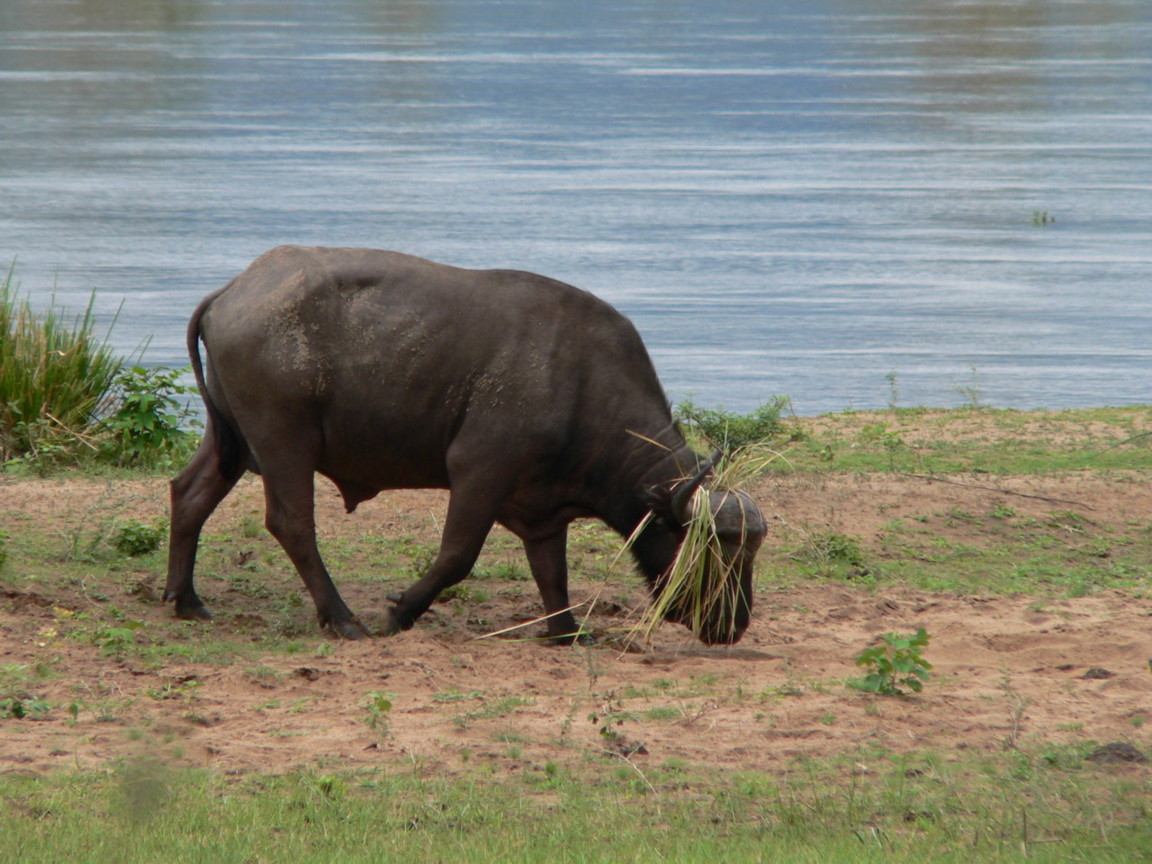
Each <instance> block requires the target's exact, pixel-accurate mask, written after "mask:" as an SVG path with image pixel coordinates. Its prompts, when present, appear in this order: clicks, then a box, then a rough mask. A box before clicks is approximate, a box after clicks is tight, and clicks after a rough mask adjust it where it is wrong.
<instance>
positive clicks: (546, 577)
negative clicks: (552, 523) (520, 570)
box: [521, 526, 592, 645]
mask: <svg viewBox="0 0 1152 864" xmlns="http://www.w3.org/2000/svg"><path fill="white" fill-rule="evenodd" d="M521 539H523V540H524V552H525V554H526V555H527V556H528V566H529V567H530V568H531V570H532V578H533V579H535V580H536V587H537V588H538V589H539V590H540V599H541V600H543V601H544V612H545V613H546V614H547V615H548V638H549V639H551V640H552V641H553V642H555V643H556V644H557V645H571V644H572V643H573V642H580V643H582V644H584V643H590V642H591V641H592V637H591V636H590V635H589V634H587V633H584V632H583V631H581V629H580V626H579V625H578V624H577V623H576V618H575V617H574V616H573V615H572V609H571V605H572V604H571V603H570V602H569V600H568V526H564V527H563V528H562V529H561V530H560V531H559V532H558V533H556V534H551V535H549V536H547V537H542V538H532V539H525V538H521Z"/></svg>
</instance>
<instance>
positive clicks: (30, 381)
mask: <svg viewBox="0 0 1152 864" xmlns="http://www.w3.org/2000/svg"><path fill="white" fill-rule="evenodd" d="M13 274H14V268H9V270H8V273H7V275H6V276H5V277H4V279H3V281H0V467H8V466H12V465H18V464H24V465H27V466H30V467H31V468H33V470H35V471H37V472H39V473H45V472H47V471H49V470H51V469H53V468H56V467H61V466H66V465H77V464H82V463H84V462H89V461H93V460H98V461H104V462H109V463H113V464H116V465H121V466H128V465H131V466H134V467H166V466H167V465H168V464H169V463H175V462H178V461H182V459H183V458H184V457H186V456H187V455H188V453H189V452H190V450H191V449H192V448H193V447H194V446H195V444H196V438H197V436H196V435H195V433H194V432H192V431H189V430H188V429H186V428H183V424H184V421H185V420H186V417H185V412H184V410H183V408H182V406H181V404H180V401H179V399H178V397H179V396H180V395H182V394H184V393H186V392H188V391H189V390H190V389H191V388H188V387H185V386H183V385H181V384H180V383H179V380H178V379H179V377H180V375H181V374H182V370H176V369H167V368H164V367H158V368H153V369H145V368H144V367H142V366H138V365H134V364H133V363H132V361H133V360H134V359H135V357H128V358H125V357H121V356H118V355H117V354H115V353H114V352H113V351H112V349H111V347H110V346H109V344H108V334H107V333H106V334H105V335H104V337H103V338H100V337H98V336H97V335H96V333H95V326H96V321H95V313H94V302H95V298H96V295H95V293H93V294H92V295H91V297H90V298H89V300H88V305H87V306H86V307H85V309H84V312H83V313H81V314H80V315H78V316H76V317H74V318H69V316H68V315H67V313H66V311H65V310H63V309H61V308H59V307H57V306H56V305H55V303H54V302H53V303H51V304H49V306H48V308H47V309H45V310H44V311H43V312H40V313H37V312H36V311H34V310H33V308H32V306H31V304H30V302H29V301H28V299H27V298H26V297H19V296H17V293H16V286H15V283H14V281H13ZM113 323H114V322H113ZM110 329H111V328H109V330H110Z"/></svg>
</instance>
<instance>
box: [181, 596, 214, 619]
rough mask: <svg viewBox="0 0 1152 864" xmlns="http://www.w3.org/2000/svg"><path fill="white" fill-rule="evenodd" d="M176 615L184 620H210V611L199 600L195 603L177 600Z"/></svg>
mask: <svg viewBox="0 0 1152 864" xmlns="http://www.w3.org/2000/svg"><path fill="white" fill-rule="evenodd" d="M176 617H177V618H181V619H183V620H185V621H211V620H212V613H211V612H209V611H208V607H207V606H205V605H204V604H203V603H201V602H200V601H199V600H197V601H196V602H195V603H181V602H180V601H179V600H177V601H176Z"/></svg>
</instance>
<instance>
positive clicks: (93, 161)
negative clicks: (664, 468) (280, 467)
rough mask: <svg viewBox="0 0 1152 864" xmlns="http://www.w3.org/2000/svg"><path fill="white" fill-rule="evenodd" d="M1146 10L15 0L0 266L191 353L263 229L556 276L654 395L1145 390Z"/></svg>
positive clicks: (1013, 396) (3, 147) (872, 398)
mask: <svg viewBox="0 0 1152 864" xmlns="http://www.w3.org/2000/svg"><path fill="white" fill-rule="evenodd" d="M1150 229H1152V4H1149V3H1147V2H1145V0H1089V2H1079V0H1064V2H1051V3H1047V2H1046V3H1039V2H1035V3H1021V2H1017V0H1000V2H997V0H989V2H979V0H970V2H955V3H940V4H925V3H922V2H911V0H874V2H871V3H866V4H865V3H859V2H849V0H841V2H831V0H829V2H819V0H813V2H808V3H804V4H794V3H785V2H751V0H745V2H723V0H695V2H693V0H683V2H679V0H649V2H627V0H620V2H611V3H601V2H596V0H592V2H585V3H580V4H566V3H553V2H542V0H541V2H531V0H506V2H500V0H476V2H472V0H427V2H415V0H409V2H383V0H372V2H370V0H330V2H326V3H322V4H321V3H291V2H288V3H285V2H275V3H273V2H263V0H227V2H225V0H202V2H201V0H184V2H179V3H173V2H171V0H118V2H116V3H109V2H97V0H4V3H3V5H2V6H0V261H3V262H5V263H7V262H10V261H11V260H12V259H13V258H16V259H17V276H18V278H19V281H20V283H21V285H22V287H23V289H24V290H26V291H28V292H29V293H31V294H32V295H33V297H34V298H35V299H36V300H37V301H40V302H45V301H46V300H47V298H48V297H49V295H50V294H51V293H52V291H53V290H55V293H56V295H57V298H58V299H59V300H63V301H65V302H67V303H68V304H69V305H71V306H73V307H78V306H82V305H83V304H84V303H85V302H86V300H87V297H88V294H89V292H90V291H91V290H92V289H93V288H96V289H98V295H97V296H98V306H99V309H100V310H101V312H102V313H103V314H104V315H105V316H108V315H110V314H111V313H112V312H114V311H115V309H116V307H117V305H119V304H120V303H121V302H122V303H123V308H122V311H121V314H120V319H119V321H118V323H117V324H116V327H115V329H114V330H113V334H114V341H115V342H116V344H117V346H118V347H120V348H122V349H123V350H129V349H131V348H133V347H135V346H136V345H137V344H139V343H140V342H141V340H143V339H145V338H147V337H151V343H150V346H149V348H148V350H147V353H146V358H147V360H149V361H151V362H157V363H165V364H169V365H183V364H184V363H185V362H186V358H185V355H184V348H183V338H184V337H183V331H184V323H185V321H186V319H187V316H188V313H189V312H190V311H191V309H192V307H193V306H194V305H195V303H196V301H197V300H198V298H199V297H200V296H202V295H203V294H205V293H207V292H208V291H210V290H212V289H214V288H215V287H217V286H219V285H220V284H222V283H223V282H224V281H226V280H227V279H228V278H230V277H231V276H232V275H234V274H235V273H236V272H238V271H239V270H241V269H243V267H244V266H245V265H246V264H247V263H248V262H249V261H250V260H251V259H252V258H254V257H255V256H256V255H258V254H259V253H261V252H263V251H264V250H265V249H267V248H269V247H271V246H273V245H276V244H279V243H287V242H292V243H308V244H313V243H315V244H336V245H365V246H377V247H383V248H391V249H398V250H401V251H405V252H411V253H415V254H419V255H424V256H426V257H430V258H435V259H438V260H442V261H446V262H448V263H453V264H458V265H462V266H476V267H488V266H511V267H519V268H523V269H528V270H535V271H537V272H541V273H546V274H548V275H550V276H555V277H557V278H560V279H564V280H566V281H569V282H572V283H575V284H577V285H580V286H581V287H584V288H587V289H589V290H591V291H594V292H595V293H597V294H600V295H601V296H603V297H605V298H606V299H608V300H610V301H611V302H613V303H615V304H616V305H617V306H618V307H619V308H620V309H621V310H623V311H624V312H625V313H627V314H628V315H629V316H630V317H631V318H632V319H633V320H634V321H635V322H636V324H637V326H638V327H639V328H640V330H641V332H642V333H643V335H644V337H645V339H646V341H647V342H648V344H649V347H650V349H651V351H652V354H653V356H654V358H655V360H656V363H657V366H658V368H659V370H660V373H661V377H662V378H663V380H664V382H665V385H666V387H667V389H668V392H669V395H670V396H671V397H672V398H673V399H674V400H679V399H681V398H683V397H685V396H687V395H691V396H692V397H694V398H695V399H696V401H698V402H700V403H702V404H708V405H715V404H722V405H724V406H726V407H728V408H731V409H737V410H748V409H751V408H753V407H755V406H756V405H757V404H759V403H760V402H762V401H764V400H766V399H768V398H769V397H770V396H772V395H773V394H784V395H787V396H790V397H791V398H792V400H793V403H794V405H795V408H796V410H797V411H798V412H800V413H812V412H816V411H826V410H838V409H843V408H846V407H853V408H869V407H883V406H885V405H888V404H890V403H892V402H896V403H897V404H900V405H913V404H933V405H954V404H962V403H965V402H970V401H973V400H978V401H980V402H981V403H984V404H991V405H1000V406H1015V407H1031V406H1045V407H1063V406H1077V405H1092V404H1124V403H1131V402H1152V393H1150V389H1149V388H1150V373H1152V278H1150V277H1152V230H1150Z"/></svg>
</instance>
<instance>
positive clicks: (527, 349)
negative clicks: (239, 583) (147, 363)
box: [164, 246, 765, 644]
mask: <svg viewBox="0 0 1152 864" xmlns="http://www.w3.org/2000/svg"><path fill="white" fill-rule="evenodd" d="M201 341H203V343H204V351H205V354H206V358H207V360H206V362H203V363H202V361H201V358H200V347H199V343H200V342H201ZM188 351H189V355H190V357H191V359H192V366H193V370H194V372H195V375H196V382H197V384H198V385H199V388H200V393H201V395H202V397H203V399H204V404H205V407H206V409H207V422H206V429H205V435H204V440H203V443H202V444H201V445H200V449H199V450H198V451H197V452H196V454H195V456H194V457H193V458H192V461H191V462H190V463H189V464H188V466H187V467H186V468H185V469H184V471H183V472H181V473H180V475H179V476H178V477H176V478H175V479H174V480H173V481H172V489H171V496H172V526H171V544H170V550H169V560H168V583H167V588H166V590H165V594H164V598H165V600H174V601H175V605H176V614H177V615H179V616H180V617H183V618H209V617H210V616H209V614H208V611H207V609H205V607H204V604H203V603H202V602H201V600H200V598H199V597H198V596H197V594H196V591H195V588H194V587H193V584H192V579H193V576H192V574H193V568H194V564H195V559H196V547H197V544H198V542H199V537H200V530H201V528H202V527H203V525H204V522H205V520H206V519H207V518H208V517H209V515H211V513H212V511H213V510H214V509H215V508H216V506H217V505H218V504H219V503H220V501H221V500H222V499H223V498H224V496H225V495H227V494H228V491H229V490H230V489H231V488H232V487H233V486H234V485H235V483H236V482H237V480H239V479H240V477H241V475H243V473H244V471H245V470H251V471H255V472H256V473H258V474H260V475H261V476H262V478H263V482H264V496H265V506H266V511H265V524H266V525H267V527H268V530H269V531H270V532H271V533H272V534H273V536H275V537H276V539H277V540H278V541H279V542H280V544H281V545H282V546H283V547H284V550H285V551H286V552H287V553H288V556H289V557H290V558H291V559H292V563H293V564H294V565H295V567H296V569H297V571H299V573H300V576H301V578H302V579H303V580H304V584H305V585H306V586H307V587H308V591H309V592H310V593H311V595H312V599H313V601H314V602H315V604H316V609H317V612H318V614H319V618H320V623H321V625H323V626H326V627H329V628H331V629H332V630H333V631H335V632H336V633H337V634H339V635H340V636H343V637H347V638H357V637H359V636H360V635H363V634H364V633H366V632H367V631H366V630H365V628H364V627H363V625H361V623H360V622H359V621H358V620H357V618H356V617H355V616H354V615H353V614H352V611H351V610H350V609H349V608H348V606H346V605H345V603H344V601H343V599H342V598H341V597H340V594H339V593H338V592H337V590H336V587H335V586H334V585H333V584H332V580H331V578H330V577H329V575H328V572H327V570H326V569H325V567H324V563H323V561H321V558H320V553H319V551H318V549H317V546H316V531H315V523H314V518H313V506H314V505H313V494H314V492H313V472H319V473H321V474H323V475H324V476H326V477H328V478H329V479H330V480H331V481H332V482H333V483H334V484H335V485H336V487H337V488H338V489H339V490H340V494H341V495H342V496H343V498H344V504H345V506H346V507H347V509H348V511H349V512H351V511H352V510H354V509H355V508H356V506H357V505H358V504H359V503H360V502H361V501H366V500H368V499H370V498H372V497H373V496H375V495H376V494H377V493H378V492H380V491H381V490H383V489H399V488H443V489H448V490H450V498H449V503H448V512H447V516H446V518H445V521H444V530H443V537H442V540H441V544H440V550H439V553H438V554H437V556H436V559H435V561H434V562H433V564H432V565H431V567H430V568H429V570H428V572H427V573H425V574H424V576H423V578H421V579H420V580H419V581H417V582H416V583H415V584H413V585H412V586H411V587H409V588H408V589H407V590H405V591H403V592H401V593H398V594H393V595H390V596H389V598H388V599H389V600H390V601H391V606H390V607H389V609H388V612H387V617H386V623H385V625H384V630H385V632H386V633H388V634H391V633H395V632H397V631H398V630H403V629H407V628H409V627H411V626H412V624H413V623H414V622H415V621H416V619H417V618H419V617H420V615H421V614H422V613H423V612H424V611H425V610H426V609H427V608H428V607H429V605H430V604H431V603H432V601H433V600H434V599H435V598H436V596H437V595H438V594H439V593H440V592H441V591H443V590H444V589H445V588H447V587H448V586H450V585H453V584H455V583H457V582H459V581H460V580H461V579H463V578H464V577H465V576H467V575H468V573H469V572H470V571H471V569H472V566H473V564H474V563H475V561H476V558H477V556H478V555H479V554H480V550H481V547H482V546H483V545H484V541H485V538H486V537H487V536H488V533H489V531H490V530H491V528H492V525H493V524H494V523H496V522H499V523H500V524H502V525H504V526H505V527H507V528H508V529H509V530H510V531H512V532H513V533H515V534H516V535H517V536H518V537H519V538H520V539H521V540H522V541H523V543H524V549H525V552H526V553H527V557H528V563H529V565H530V567H531V570H532V575H533V577H534V578H535V580H536V585H537V587H538V588H539V590H540V595H541V597H542V598H543V600H544V608H545V610H546V611H547V612H548V613H549V614H550V615H551V616H552V617H550V618H548V633H549V635H550V636H551V637H552V638H553V639H555V640H556V641H571V640H572V639H573V638H575V637H576V636H577V635H578V627H577V624H576V621H575V618H574V617H573V615H572V613H571V611H567V610H568V607H569V601H568V570H567V557H566V542H567V532H568V523H570V522H571V521H572V520H573V519H577V518H579V517H583V516H595V517H598V518H600V519H602V520H603V521H604V522H606V523H607V524H608V525H609V526H611V527H612V528H613V529H615V530H616V531H617V532H619V533H620V534H622V535H624V536H629V535H631V534H632V533H633V532H634V530H635V529H636V528H637V527H638V526H640V525H641V523H642V522H643V521H644V520H645V517H646V516H647V514H649V513H650V512H651V513H653V514H654V516H655V518H652V519H650V520H649V521H648V522H647V523H646V526H645V527H644V528H643V530H641V531H640V532H639V535H638V536H637V537H636V539H635V541H634V543H633V545H632V553H633V555H634V556H635V558H636V559H637V562H638V564H639V567H640V569H641V570H642V571H643V573H644V575H645V577H646V578H647V580H648V582H649V584H650V586H651V588H652V590H653V591H654V592H656V593H659V592H660V591H661V590H662V587H663V580H664V579H666V577H667V573H668V570H669V567H670V565H671V562H672V561H673V559H674V557H675V555H676V553H677V550H678V547H679V545H680V543H681V541H682V539H683V537H684V534H685V525H686V524H687V521H688V520H689V518H690V517H691V507H692V506H693V505H692V503H691V502H693V501H700V500H704V501H708V502H709V506H710V509H711V510H712V512H713V514H714V517H715V525H716V529H715V534H716V539H717V540H718V543H719V546H720V547H721V548H722V550H723V553H722V556H721V558H722V559H723V560H724V562H726V569H722V570H718V571H717V572H721V573H723V574H724V575H722V576H719V577H717V578H718V579H720V580H722V582H721V585H720V588H721V590H720V595H721V596H722V597H723V598H725V602H724V603H722V604H719V605H718V606H717V607H716V608H715V609H714V610H713V611H711V612H709V613H706V615H705V617H704V618H703V620H700V619H699V618H698V617H697V618H695V619H693V618H692V616H690V615H689V614H688V610H685V609H676V608H674V609H673V610H672V611H671V612H669V614H668V616H667V617H670V618H672V619H674V620H680V621H683V622H684V623H686V624H689V625H690V626H694V628H695V630H696V633H697V635H698V636H699V638H700V639H701V640H703V641H704V642H706V643H709V644H712V643H733V642H736V641H737V640H738V639H739V638H740V637H741V635H742V634H743V633H744V630H745V629H746V628H747V626H748V617H749V613H750V610H751V606H752V560H753V558H754V557H755V554H756V550H757V549H758V547H759V546H760V543H761V541H762V539H763V537H764V531H765V524H764V519H763V517H762V516H761V514H760V511H759V509H758V508H757V507H756V505H755V503H754V502H753V501H752V500H751V499H750V498H749V497H748V496H747V495H746V494H745V493H742V492H717V491H713V492H709V493H707V494H704V493H700V494H695V492H696V489H697V487H699V486H700V484H701V483H703V482H704V481H705V480H706V475H707V474H708V472H709V463H708V462H707V461H706V460H702V459H701V458H700V457H699V456H697V455H696V454H695V453H694V452H693V451H692V450H691V449H690V448H689V447H688V446H687V445H686V444H685V441H684V438H683V436H682V435H681V434H680V431H679V430H678V429H677V427H676V425H675V424H674V422H673V420H672V416H671V412H670V409H669V406H668V402H667V399H666V397H665V395H664V392H663V390H662V389H661V386H660V383H659V381H658V380H657V378H656V372H655V370H654V369H653V366H652V362H651V360H650V359H649V357H648V353H647V351H646V350H645V348H644V345H643V343H642V342H641V340H640V336H639V334H638V333H637V332H636V330H635V328H634V327H633V326H632V324H631V323H630V322H629V321H628V320H627V319H626V318H624V317H623V316H622V315H621V314H620V313H618V312H616V311H615V310H614V309H613V308H612V307H611V306H609V305H608V304H607V303H604V302H603V301H601V300H599V299H597V298H596V297H593V296H592V295H591V294H588V293H587V292H585V291H581V290H580V289H578V288H574V287H572V286H570V285H565V284H563V283H561V282H557V281H555V280H553V279H548V278H545V277H543V276H537V275H534V274H532V273H525V272H519V271H514V270H461V269H458V268H455V267H448V266H445V265H442V264H434V263H432V262H430V261H425V260H423V259H421V258H414V257H412V256H409V255H401V254H398V253H395V252H381V251H376V250H370V249H327V248H301V247H296V246H284V247H280V248H277V249H273V250H271V251H270V252H267V253H266V254H264V255H262V256H261V257H260V258H258V259H256V261H254V262H253V263H252V264H251V266H249V267H248V269H247V270H245V271H244V272H243V273H241V274H240V275H239V276H237V277H236V278H235V279H233V280H232V281H231V282H229V283H228V284H227V285H225V286H224V287H223V288H221V289H220V290H218V291H216V292H215V293H213V294H211V295H209V296H208V297H206V298H205V299H204V300H203V301H202V302H201V303H200V305H199V306H198V307H197V308H196V311H195V312H194V313H193V314H192V319H191V321H190V322H189V325H188ZM696 506H699V505H696Z"/></svg>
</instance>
